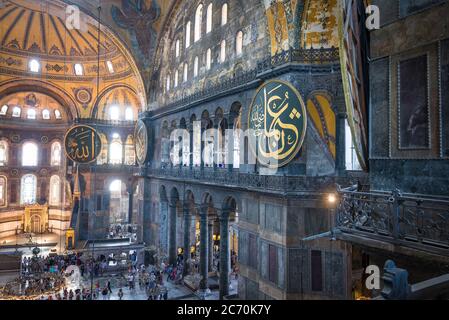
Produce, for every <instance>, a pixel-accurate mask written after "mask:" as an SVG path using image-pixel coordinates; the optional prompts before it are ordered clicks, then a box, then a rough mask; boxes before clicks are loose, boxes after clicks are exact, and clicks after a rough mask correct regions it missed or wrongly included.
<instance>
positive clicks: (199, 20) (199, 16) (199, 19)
mask: <svg viewBox="0 0 449 320" xmlns="http://www.w3.org/2000/svg"><path fill="white" fill-rule="evenodd" d="M202 24H203V5H202V4H200V5H199V6H198V8H196V13H195V36H194V38H193V39H194V40H193V41H195V42H197V41H198V40H200V39H201V25H202Z"/></svg>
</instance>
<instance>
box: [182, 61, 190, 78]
mask: <svg viewBox="0 0 449 320" xmlns="http://www.w3.org/2000/svg"><path fill="white" fill-rule="evenodd" d="M188 76H189V65H188V64H187V63H184V77H183V80H184V82H187V78H188Z"/></svg>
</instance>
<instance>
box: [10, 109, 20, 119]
mask: <svg viewBox="0 0 449 320" xmlns="http://www.w3.org/2000/svg"><path fill="white" fill-rule="evenodd" d="M21 113H22V109H20V107H14V109H12V116H13V117H15V118H20V114H21Z"/></svg>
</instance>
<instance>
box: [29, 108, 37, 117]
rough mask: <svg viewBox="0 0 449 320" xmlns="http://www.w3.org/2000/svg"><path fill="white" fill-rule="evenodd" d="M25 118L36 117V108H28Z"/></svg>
mask: <svg viewBox="0 0 449 320" xmlns="http://www.w3.org/2000/svg"><path fill="white" fill-rule="evenodd" d="M27 118H28V119H36V110H34V109H28V112H27Z"/></svg>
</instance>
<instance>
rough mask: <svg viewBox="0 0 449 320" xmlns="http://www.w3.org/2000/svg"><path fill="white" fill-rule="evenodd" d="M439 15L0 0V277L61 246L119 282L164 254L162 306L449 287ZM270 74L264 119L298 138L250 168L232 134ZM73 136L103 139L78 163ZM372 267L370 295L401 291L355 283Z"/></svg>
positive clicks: (247, 154) (266, 1)
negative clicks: (375, 17) (397, 281)
mask: <svg viewBox="0 0 449 320" xmlns="http://www.w3.org/2000/svg"><path fill="white" fill-rule="evenodd" d="M370 5H371V6H372V5H375V6H378V7H379V8H380V12H381V19H380V27H378V28H374V29H372V30H371V29H367V27H365V20H366V19H367V18H368V15H367V13H368V12H369V11H367V7H368V6H370ZM448 13H449V2H448V1H445V0H438V1H435V0H422V1H412V0H408V1H390V0H372V1H357V0H350V1H343V0H251V1H242V0H194V1H193V0H189V1H185V0H110V1H108V0H97V1H86V0H72V1H63V0H51V1H50V0H0V289H1V288H2V286H3V285H4V284H5V283H7V282H8V281H14V280H11V279H14V278H15V273H14V272H16V271H17V270H16V269H17V268H16V266H17V261H18V265H19V267H18V268H19V270H20V268H23V265H22V261H23V258H24V257H33V256H34V258H36V259H37V257H38V256H39V257H41V256H45V255H50V256H51V255H58V256H64V255H74V254H75V255H77V259H79V261H82V263H85V264H86V266H87V265H89V263H90V262H89V261H91V260H92V259H94V260H95V259H97V261H99V264H100V266H102V263H103V262H105V263H106V265H105V266H104V270H103V269H102V270H103V271H104V272H106V273H108V272H109V273H110V274H114V275H116V274H120V276H121V277H123V278H124V279H126V277H127V276H126V274H127V272H128V271H129V270H130V268H131V269H132V267H133V266H140V265H141V264H144V265H146V266H147V268H150V267H149V266H155V268H156V269H158V270H159V269H161V268H162V267H161V265H163V266H169V265H171V266H177V268H178V273H176V270H175V272H174V274H173V279H172V280H170V281H169V280H168V278H167V281H166V282H167V283H166V284H165V285H164V286H163V287H164V288H168V289H167V290H168V297H169V298H170V299H183V298H185V299H248V300H272V299H276V300H286V299H287V300H289V299H293V300H296V299H348V300H350V299H374V298H377V299H390V298H394V295H395V294H397V295H399V296H401V294H413V297H417V298H430V299H433V298H442V297H446V298H447V293H448V292H449V281H447V280H446V278H444V279H443V280H441V281H440V280H438V279H439V278H436V277H439V276H442V275H444V274H446V273H449V270H448V268H449V267H448V265H449V243H448V239H449V225H448V221H449V198H448V196H449V193H448V187H447V186H448V183H449V161H448V157H449V125H448V121H447V120H448V117H449V72H448V70H449V26H448V24H449V23H448V20H447V14H448ZM444 17H446V18H444ZM416 25H420V26H421V27H420V28H415V26H416ZM275 84H276V85H278V86H277V87H274V86H275ZM270 85H272V86H273V87H270ZM282 86H283V88H286V89H285V90H286V91H285V92H282V95H280V96H282V99H284V97H285V100H284V101H283V102H282V103H285V101H286V100H287V103H286V105H284V104H281V106H279V105H276V104H275V105H274V109H273V110H275V111H276V112H277V113H276V115H274V114H275V112H274V111H271V113H270V115H271V116H272V117H274V118H275V119H276V121H275V120H273V123H272V124H271V126H272V127H275V126H277V125H279V124H280V126H281V127H282V128H283V129H282V133H279V135H278V136H277V137H276V138H277V140H279V139H284V134H285V132H288V130H292V131H291V132H294V133H295V134H296V139H295V141H294V142H293V141H292V140H290V138H292V136H291V133H287V134H285V135H287V136H288V139H287V141H288V143H286V147H285V148H284V147H283V148H282V150H280V149H278V150H276V152H272V153H270V155H272V154H277V155H278V156H277V157H276V156H268V155H267V156H266V158H267V159H268V158H270V161H273V160H274V161H275V162H276V163H277V165H273V164H272V162H269V165H268V166H266V167H264V166H263V165H262V164H261V163H259V162H257V161H251V160H252V153H251V150H252V149H251V146H250V144H251V142H250V140H251V139H252V136H251V134H252V131H250V129H256V131H255V132H256V135H257V132H258V130H259V129H260V123H262V122H264V121H265V125H266V122H267V121H268V119H269V117H270V116H269V115H267V112H270V110H268V111H267V110H265V116H264V118H263V119H262V121H260V118H259V119H258V118H257V112H258V111H257V108H258V107H261V108H262V107H264V104H265V102H266V101H269V100H268V99H266V96H267V94H268V95H270V94H272V93H273V92H276V90H279V88H281V87H282ZM266 88H271V89H270V90H271V91H269V92H268V90H266ZM264 90H265V91H264ZM267 92H268V93H267ZM259 93H260V94H261V95H259ZM262 93H265V102H263V103H261V104H258V101H259V100H258V99H259V98H260V97H262V99H263V98H264V96H263V94H262ZM284 95H285V96H284ZM277 98H278V99H280V100H282V99H281V98H279V97H277ZM294 99H296V100H294ZM261 101H262V100H261ZM270 101H272V100H270ZM289 102H290V104H289ZM267 104H269V103H267ZM283 106H285V108H284V109H283V110H287V111H285V112H284V111H279V110H280V109H281V107H283ZM265 108H266V107H265ZM290 108H292V110H291V109H290ZM282 113H283V114H282ZM254 114H256V117H254ZM258 121H259V122H258ZM257 123H259V127H257ZM287 123H288V124H287ZM298 123H299V124H298ZM295 126H296V127H295ZM74 128H88V129H92V131H93V132H94V133H95V135H96V136H97V137H98V139H99V141H100V142H99V143H98V146H101V148H99V149H98V151H97V156H95V157H92V159H90V161H85V162H77V161H74V158H73V157H72V155H71V153H70V151H68V150H69V149H70V143H68V141H72V142H73V140H70V139H68V138H70V137H72V136H71V135H70V130H72V129H74ZM229 131H232V133H228V132H229ZM209 132H215V133H214V134H212V136H208V133H209ZM292 139H293V138H292ZM277 140H276V141H277ZM93 141H94V140H93ZM270 142H271V140H270ZM95 143H96V142H95V141H94V142H93V144H92V145H91V147H92V146H93V145H95ZM268 145H269V143H268ZM287 145H288V146H290V145H294V147H291V149H290V150H289V151H284V150H285V149H286V148H287ZM276 146H277V145H276V144H274V147H273V146H269V148H275V147H276ZM259 147H260V146H258V145H257V147H256V148H259ZM82 150H84V149H82ZM257 152H259V153H262V152H260V149H258V151H257ZM283 152H285V153H283ZM36 248H38V252H37V253H36V252H34V249H36ZM18 252H20V254H19V253H18ZM17 257H18V258H17ZM25 259H26V258H25ZM89 259H91V260H89ZM36 261H37V260H36ZM387 261H389V262H391V263H392V264H391V263H390V264H388V263H386V262H387ZM393 262H394V263H393ZM21 265H22V267H20V266H21ZM78 265H79V263H78ZM371 266H377V267H378V269H379V270H381V272H382V273H383V274H385V276H384V277H383V278H382V279H381V282H382V286H385V287H388V288H391V286H392V284H391V283H393V282H394V279H393V280H392V278H394V275H397V274H399V273H401V272H405V271H406V272H407V274H408V280H407V281H408V283H409V285H410V286H411V291H407V290H405V289H404V290H405V291H401V290H399V289H397V288H396V289H395V290H397V291H395V290H390V291H388V290H385V291H383V290H382V288H374V289H373V288H367V287H366V286H365V283H366V279H367V278H368V277H369V275H370V274H369V273H367V272H366V270H368V269H369V268H370V267H371ZM101 268H103V267H101ZM172 270H173V269H170V271H169V273H168V276H169V277H171V275H172V273H170V272H172ZM103 271H102V272H101V273H102V274H103ZM159 271H161V272H164V271H166V270H159ZM21 272H22V271H21ZM86 273H87V271H86ZM10 274H12V276H10V278H11V279H9V278H8V275H10ZM89 274H90V273H89ZM3 275H5V276H3ZM95 277H97V274H95ZM117 277H118V276H117ZM166 277H167V274H165V275H164V281H165V278H166ZM434 278H435V279H437V280H436V282H437V283H438V285H434V286H435V288H434V287H433V286H430V287H429V288H427V287H426V289H425V290H424V289H422V285H421V286H419V283H422V282H423V281H426V280H429V279H434ZM92 279H94V276H92ZM98 279H100V280H99V281H103V278H101V277H100V276H99V278H98ZM90 280H91V279H90V278H87V280H86V283H89V281H90ZM83 281H84V280H83ZM92 281H93V280H92ZM439 281H440V282H439ZM125 282H126V281H125ZM117 283H119V280H117ZM414 285H415V287H414ZM86 286H88V285H87V284H86ZM406 291H407V292H408V293H404V292H406ZM8 292H9V293H8V294H7V292H6V289H4V290H3V292H2V291H1V290H0V298H5V297H7V296H8V297H9V296H12V295H13V294H12V293H11V292H12V291H11V292H10V291H8ZM142 292H143V293H129V296H128V293H127V295H126V298H127V299H141V298H142V297H143V298H144V299H146V298H147V295H148V292H146V293H145V290H144V291H142ZM391 292H393V293H391ZM410 292H411V293H410ZM16 294H17V295H18V296H19V295H22V293H20V294H18V293H17V292H16ZM25 296H26V294H25ZM401 297H402V296H401Z"/></svg>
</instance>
